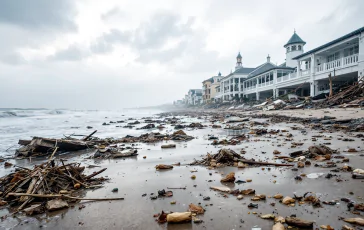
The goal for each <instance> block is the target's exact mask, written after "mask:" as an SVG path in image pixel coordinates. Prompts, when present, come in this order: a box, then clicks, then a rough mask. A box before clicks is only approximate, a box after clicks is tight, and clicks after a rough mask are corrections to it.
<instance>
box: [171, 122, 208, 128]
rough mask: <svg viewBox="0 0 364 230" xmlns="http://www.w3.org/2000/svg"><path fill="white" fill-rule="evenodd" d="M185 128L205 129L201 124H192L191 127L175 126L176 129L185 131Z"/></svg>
mask: <svg viewBox="0 0 364 230" xmlns="http://www.w3.org/2000/svg"><path fill="white" fill-rule="evenodd" d="M184 128H197V129H202V128H204V126H203V125H202V124H201V123H191V124H189V125H181V124H177V125H175V126H174V129H184Z"/></svg>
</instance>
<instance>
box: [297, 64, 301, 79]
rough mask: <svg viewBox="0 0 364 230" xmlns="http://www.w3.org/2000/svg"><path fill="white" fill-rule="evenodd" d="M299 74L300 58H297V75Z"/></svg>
mask: <svg viewBox="0 0 364 230" xmlns="http://www.w3.org/2000/svg"><path fill="white" fill-rule="evenodd" d="M300 75H301V62H300V60H297V77H300Z"/></svg>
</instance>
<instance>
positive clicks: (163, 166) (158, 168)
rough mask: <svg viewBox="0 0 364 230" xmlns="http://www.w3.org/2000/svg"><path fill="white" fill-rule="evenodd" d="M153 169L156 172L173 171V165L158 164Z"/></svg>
mask: <svg viewBox="0 0 364 230" xmlns="http://www.w3.org/2000/svg"><path fill="white" fill-rule="evenodd" d="M155 168H156V169H157V170H161V169H173V165H165V164H159V165H156V166H155Z"/></svg>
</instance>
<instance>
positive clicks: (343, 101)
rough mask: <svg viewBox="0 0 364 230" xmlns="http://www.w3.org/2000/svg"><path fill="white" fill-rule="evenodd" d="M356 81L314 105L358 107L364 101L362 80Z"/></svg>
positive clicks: (323, 106) (363, 83)
mask: <svg viewBox="0 0 364 230" xmlns="http://www.w3.org/2000/svg"><path fill="white" fill-rule="evenodd" d="M362 80H363V79H361V81H358V82H357V83H355V84H354V85H350V86H347V87H345V88H342V89H340V90H341V91H340V92H338V93H336V94H334V95H332V96H331V97H328V98H326V99H325V100H324V101H322V102H320V103H317V104H316V106H315V107H318V108H326V107H331V106H335V105H340V106H339V107H343V108H347V107H360V106H361V105H362V103H363V102H364V95H363V93H364V81H362Z"/></svg>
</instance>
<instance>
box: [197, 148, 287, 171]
mask: <svg viewBox="0 0 364 230" xmlns="http://www.w3.org/2000/svg"><path fill="white" fill-rule="evenodd" d="M247 164H249V165H254V166H259V165H272V166H294V164H281V163H274V162H263V161H255V159H250V160H249V159H245V158H244V157H243V156H241V155H239V154H238V153H236V152H235V151H234V150H231V149H220V150H219V151H218V152H217V153H216V154H210V153H207V155H206V157H205V158H203V159H202V160H196V159H195V161H194V162H192V163H191V164H190V165H205V166H209V167H224V166H234V167H238V168H245V167H246V166H247Z"/></svg>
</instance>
